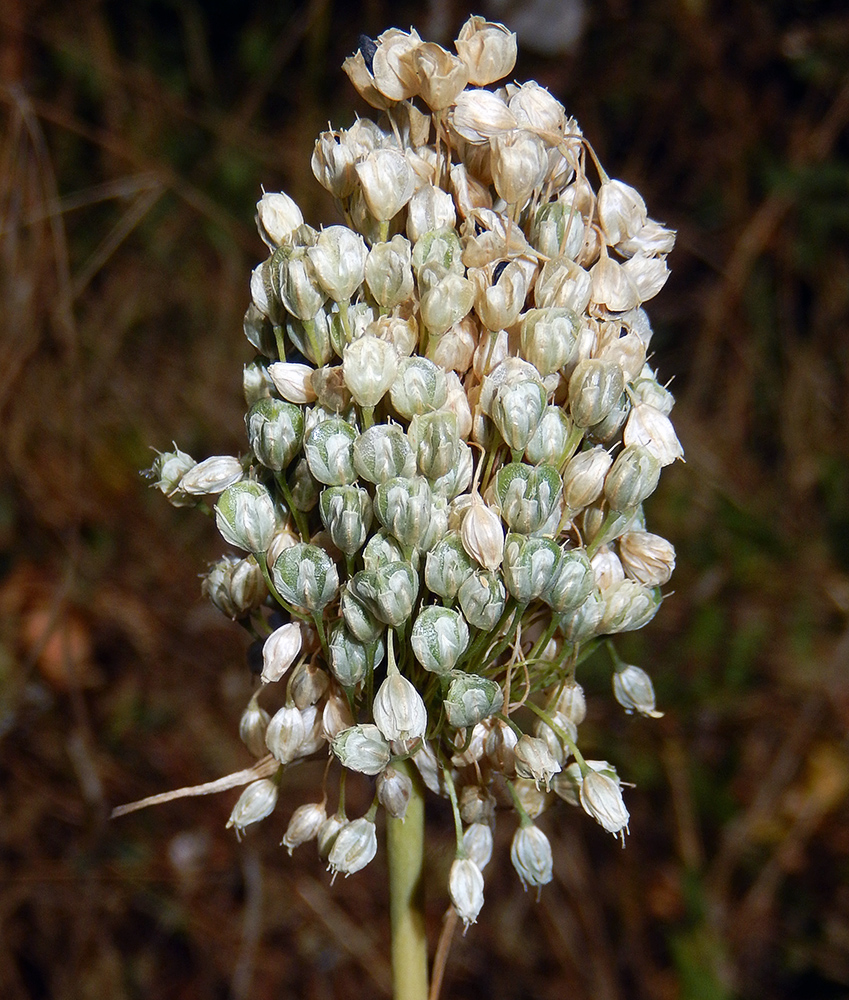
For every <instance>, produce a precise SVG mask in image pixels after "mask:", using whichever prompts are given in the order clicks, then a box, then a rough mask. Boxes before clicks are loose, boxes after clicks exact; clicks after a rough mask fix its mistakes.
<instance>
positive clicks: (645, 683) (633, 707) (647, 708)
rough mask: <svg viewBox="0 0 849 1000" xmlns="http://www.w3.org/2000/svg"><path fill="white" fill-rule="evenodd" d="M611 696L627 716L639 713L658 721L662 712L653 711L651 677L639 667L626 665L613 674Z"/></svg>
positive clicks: (653, 700)
mask: <svg viewBox="0 0 849 1000" xmlns="http://www.w3.org/2000/svg"><path fill="white" fill-rule="evenodd" d="M613 695H614V697H615V698H616V700H617V701H618V702H619V704H620V705H621V706H622V707H623V708H624V709H625V711H626V712H628V713H629V714H630V713H631V712H635V711H636V712H639V713H640V715H646V716H648V717H649V718H652V719H659V718H661V716H662V715H663V712H658V711H657V710H656V709H655V704H656V701H655V694H654V686H653V685H652V682H651V677H649V675H648V674H647V673H646V672H645V670H642V669H641V668H640V667H635V666H634V665H633V664H630V663H626V664H623V665H622V666H621V667H618V668H617V669H616V671H615V672H614V674H613Z"/></svg>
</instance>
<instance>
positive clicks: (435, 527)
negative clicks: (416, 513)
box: [413, 496, 448, 555]
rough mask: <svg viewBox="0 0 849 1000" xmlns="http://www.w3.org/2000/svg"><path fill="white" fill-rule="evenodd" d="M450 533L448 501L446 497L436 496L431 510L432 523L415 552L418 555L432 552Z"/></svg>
mask: <svg viewBox="0 0 849 1000" xmlns="http://www.w3.org/2000/svg"><path fill="white" fill-rule="evenodd" d="M447 533H448V501H447V500H446V499H445V497H441V496H434V497H433V502H432V503H431V508H430V522H429V524H428V526H427V531H426V532H425V533H424V534H423V535H422V537H421V539H420V540H419V543H418V546H417V547H416V549H414V550H413V551H414V552H415V553H416V555H418V554H419V553H423V552H430V550H431V549H432V548H433V547H434V545H436V544H437V543H438V542H441V541H442V539H443V538H444V537H445V535H446V534H447Z"/></svg>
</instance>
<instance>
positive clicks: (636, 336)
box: [153, 17, 682, 924]
mask: <svg viewBox="0 0 849 1000" xmlns="http://www.w3.org/2000/svg"><path fill="white" fill-rule="evenodd" d="M515 57H516V41H515V36H514V35H512V34H511V33H510V32H508V31H507V30H506V29H505V28H504V27H503V26H501V25H498V24H493V23H489V22H486V21H484V20H483V19H482V18H478V17H472V18H471V19H470V20H469V21H468V22H467V23H466V24H465V25H464V27H463V29H462V30H461V32H460V35H459V37H458V38H457V40H456V54H453V53H451V52H448V51H446V50H445V49H443V48H441V47H440V46H438V45H435V44H433V43H428V42H423V41H422V40H421V38H420V37H419V36H418V35H417V34H416V32H415V31H410V32H409V33H408V32H403V31H396V30H391V31H387V32H386V33H385V34H383V35H381V36H380V38H378V39H377V41H376V42H373V41H371V40H368V39H364V40H362V42H361V45H360V50H359V51H358V52H357V54H356V55H355V56H353V57H352V58H350V59H348V60H347V62H346V64H345V70H346V72H347V73H348V75H349V77H350V78H351V80H352V82H353V84H354V86H355V87H356V88H357V90H358V91H359V93H360V94H361V95H362V97H363V98H365V100H366V101H367V102H368V103H369V104H370V105H372V106H373V107H374V108H376V109H377V111H378V115H377V119H376V120H374V121H373V120H370V119H367V118H362V119H358V120H357V121H356V122H355V124H354V125H353V126H352V127H351V128H349V129H347V130H339V131H328V132H325V133H323V134H322V135H320V136H319V138H318V140H317V142H316V146H315V152H314V154H313V157H312V168H313V172H314V174H315V176H316V178H317V179H318V181H319V183H321V184H322V185H323V186H324V187H325V188H326V189H327V190H328V191H329V192H330V193H331V194H332V195H333V196H334V197H335V198H336V200H337V203H338V206H339V208H340V211H341V213H342V216H343V218H344V224H343V225H334V226H329V227H327V228H325V229H322V230H321V231H316V230H315V229H313V228H312V227H310V226H309V225H307V224H305V222H304V219H303V216H302V214H301V212H300V210H299V208H298V206H297V205H296V204H295V202H294V201H293V200H292V199H291V198H289V197H288V196H287V195H285V194H265V195H263V197H262V199H261V200H260V202H259V204H258V206H257V209H258V212H257V222H258V227H259V232H260V235H261V236H262V238H263V240H264V241H265V243H266V244H267V246H268V248H269V256H268V258H267V260H265V261H264V262H263V263H262V264H260V265H259V266H258V267H257V268H256V269H255V270H254V272H253V274H252V277H251V283H250V289H251V304H250V307H249V308H248V311H247V314H246V317H245V323H244V330H245V334H246V336H247V339H248V340H249V342H250V343H251V345H252V346H253V348H254V349H255V351H256V352H257V354H256V357H255V358H254V360H253V361H252V362H251V363H250V364H248V365H247V366H246V368H245V374H244V392H245V398H246V402H247V406H248V411H247V415H246V418H245V424H246V428H247V440H248V445H249V448H248V451H247V453H246V455H245V456H244V457H242V458H239V459H236V458H230V457H215V458H212V459H208V460H207V461H205V462H201V463H200V464H195V462H194V461H193V460H192V459H191V458H190V457H189V456H188V455H185V454H184V453H182V452H179V451H175V452H172V453H169V454H163V455H160V456H159V457H158V459H157V461H156V463H155V465H154V470H153V472H154V475H155V476H156V478H157V480H158V482H157V485H158V486H159V487H160V488H161V489H162V491H163V492H164V493H165V494H166V495H167V496H168V498H169V499H170V500H171V501H172V503H175V504H180V505H187V504H200V505H204V504H205V505H206V506H207V509H208V510H211V509H212V508H213V505H214V513H215V518H216V522H217V524H218V527H219V530H220V532H221V534H222V536H223V537H224V539H225V540H226V541H227V542H228V543H229V544H230V545H232V546H234V547H235V548H237V549H239V550H241V551H242V552H244V553H246V554H245V555H244V556H242V557H237V556H234V555H228V556H225V557H224V558H223V559H222V561H221V562H219V563H218V564H216V565H215V566H214V567H213V568H212V569H211V570H210V572H209V574H208V576H207V577H206V580H205V583H204V590H205V592H206V594H207V595H208V597H209V598H210V599H211V600H212V601H213V603H214V604H215V605H216V606H217V607H218V608H220V609H221V610H222V611H223V612H224V613H225V614H226V615H228V616H230V617H231V618H233V619H235V620H239V621H241V622H242V623H243V624H245V625H246V626H247V627H248V628H250V629H251V630H252V631H253V632H254V633H255V634H256V635H257V636H259V637H260V638H259V639H258V640H257V641H258V643H259V644H260V645H259V647H258V648H261V651H262V655H261V663H260V662H259V660H260V658H259V657H257V664H256V669H257V673H259V674H260V679H261V686H260V687H259V688H258V690H257V692H256V693H255V695H254V697H253V698H252V699H251V702H250V704H249V705H248V707H247V709H246V710H245V713H244V715H243V717H242V720H241V726H240V733H241V736H242V739H243V741H244V743H245V744H246V746H247V747H248V749H249V750H250V751H251V752H252V753H253V754H255V755H256V756H257V757H266V758H268V759H269V760H271V759H272V758H273V759H274V760H275V761H276V762H278V764H279V768H278V771H277V773H276V774H274V775H273V776H271V777H264V778H261V779H260V780H258V781H256V782H254V783H253V784H252V785H249V786H248V787H247V788H246V790H245V791H244V793H243V794H242V796H241V798H240V799H239V801H238V803H237V805H236V807H235V809H234V810H233V814H232V816H231V820H230V823H231V825H233V826H235V827H236V829H237V831H240V830H241V829H243V828H244V827H245V826H247V825H249V824H251V823H254V822H256V821H258V820H260V819H263V818H264V817H265V816H267V815H269V813H271V812H272V810H273V809H274V808H275V806H276V804H277V800H278V787H279V781H280V774H281V773H282V771H283V769H285V768H286V767H287V766H289V765H291V764H293V763H295V762H297V761H301V760H304V759H306V758H308V757H314V756H316V755H320V754H324V755H325V756H326V755H327V754H328V753H330V754H331V759H332V760H334V761H335V762H337V764H338V765H340V766H341V774H342V776H344V775H345V774H347V773H349V772H357V773H359V774H361V775H367V776H370V779H373V781H374V788H375V797H374V803H373V805H372V807H371V809H370V810H369V811H368V813H367V814H366V815H365V816H362V817H359V818H355V819H353V820H352V819H349V818H348V817H347V815H346V813H345V808H344V794H342V795H340V798H341V802H340V805H339V808H338V809H337V810H336V811H335V812H332V813H331V814H329V815H328V812H327V808H326V803H327V794H326V789H325V790H324V791H323V794H322V796H321V801H320V802H316V803H312V804H308V805H306V806H302V807H301V808H299V809H297V810H296V811H295V812H294V814H293V815H292V817H291V821H290V822H289V826H288V829H287V830H286V834H285V836H284V838H283V843H284V844H285V845H286V846H287V847H288V848H289V850H290V852H291V850H292V849H293V848H294V847H296V846H298V845H299V844H302V843H304V842H305V841H307V840H311V839H315V840H317V843H318V849H319V851H320V853H321V855H322V857H323V858H325V859H326V861H327V863H328V866H329V868H330V869H331V870H332V871H333V872H334V873H336V872H342V873H343V874H345V875H347V874H350V873H351V872H354V871H357V870H359V869H360V868H362V867H363V866H364V865H366V864H367V863H368V862H369V861H370V860H371V859H372V858H373V857H374V854H375V851H376V843H377V842H376V829H375V817H376V813H377V810H378V808H380V807H382V808H383V809H385V810H386V812H387V813H388V814H389V815H390V816H392V817H396V818H400V817H403V816H404V812H405V809H406V807H407V803H408V801H409V800H410V796H411V793H412V789H413V782H414V781H415V782H423V783H424V784H425V785H426V786H427V787H428V788H429V789H431V790H432V791H433V792H434V793H435V794H437V795H442V796H446V797H448V798H450V799H451V802H452V804H453V807H454V813H455V817H456V819H457V829H458V836H457V857H456V861H455V863H454V865H453V866H452V868H451V873H450V879H449V887H448V888H449V893H450V896H451V899H452V902H453V904H454V906H455V907H456V909H457V912H458V913H459V915H460V917H461V918H462V919H463V920H464V921H465V922H466V924H468V923H471V922H474V920H475V919H476V917H477V914H478V912H479V910H480V907H481V905H482V903H483V885H484V883H483V876H482V874H481V873H482V870H483V868H484V867H485V865H486V864H487V862H488V861H489V858H490V853H491V849H492V830H493V826H494V823H495V817H496V813H497V812H498V810H499V809H503V810H512V811H513V812H514V813H515V814H516V815H517V816H518V827H517V830H516V832H515V836H514V838H513V842H512V851H511V857H512V862H513V865H514V867H515V869H516V871H517V873H518V874H519V876H520V878H521V879H522V882H523V883H524V884H525V886H526V887H527V886H533V887H539V886H541V885H543V884H544V883H546V882H548V881H549V880H550V879H551V877H552V854H551V848H550V845H549V842H548V840H547V838H546V836H545V834H544V832H543V831H542V829H541V828H540V826H538V825H537V822H536V821H537V819H538V817H539V816H540V815H541V814H542V813H543V812H544V810H546V809H547V808H548V807H549V806H550V805H551V804H552V803H553V802H555V801H557V800H558V799H559V800H564V801H566V802H568V803H571V804H573V805H576V806H578V807H580V808H582V809H583V810H584V811H585V812H586V813H588V814H589V815H590V816H591V817H593V818H594V819H595V820H596V821H597V822H598V823H600V824H601V825H602V826H603V827H604V829H606V830H608V831H610V832H611V833H613V834H615V835H619V836H623V835H624V831H625V830H626V829H627V825H628V812H627V810H626V808H625V805H624V803H623V799H622V793H621V787H620V780H619V777H618V776H617V774H616V771H615V769H614V768H613V766H611V765H610V764H609V763H608V762H606V761H594V760H586V759H585V758H584V757H583V755H582V754H581V752H580V749H579V742H580V739H579V727H580V725H581V723H582V721H583V719H584V717H585V713H586V703H585V698H584V692H583V690H582V688H581V686H580V684H579V683H578V681H577V678H576V671H577V668H578V666H579V665H580V663H581V661H582V660H584V659H585V658H586V657H587V656H588V655H589V654H590V653H591V652H592V651H593V650H594V649H595V647H596V646H597V645H598V644H599V643H600V642H602V641H606V642H607V643H608V645H609V637H610V636H611V635H614V634H615V633H619V632H625V631H629V630H633V629H638V628H641V627H642V626H643V625H645V624H646V623H647V622H649V621H650V620H651V619H652V617H653V616H654V614H655V613H656V611H657V610H658V607H659V605H660V602H661V591H660V588H661V587H663V585H664V584H666V582H667V581H668V580H669V577H670V575H671V573H672V570H673V567H674V562H675V553H674V550H673V548H672V546H671V545H670V543H669V542H667V541H666V540H665V539H663V538H661V537H659V536H658V535H655V534H652V533H651V532H649V531H647V530H646V524H645V519H644V515H643V502H644V501H645V500H646V499H647V498H648V497H649V496H650V494H651V493H652V492H653V491H654V489H655V487H656V486H657V483H658V477H659V475H660V472H661V469H662V468H663V467H664V466H667V465H669V464H671V463H672V462H674V461H675V460H676V459H679V458H681V457H682V450H681V446H680V444H679V442H678V439H677V437H676V435H675V431H674V430H673V427H672V424H671V422H670V419H669V412H670V410H671V409H672V405H673V398H672V395H671V394H670V392H669V391H668V390H667V389H666V388H665V387H664V386H663V385H661V384H660V382H659V381H658V379H657V377H656V375H655V372H654V371H653V369H652V368H651V367H650V366H649V364H648V363H647V352H648V350H649V345H650V341H651V336H652V328H651V325H650V323H649V319H648V317H647V315H646V313H645V311H644V309H643V303H644V302H645V301H646V300H648V299H650V298H651V297H652V296H654V295H655V294H656V293H657V292H658V291H659V290H660V288H661V287H662V286H663V284H664V282H665V281H666V278H667V274H668V270H667V265H666V256H667V254H668V253H669V251H670V250H671V249H672V246H673V243H674V237H675V234H674V232H672V231H671V230H669V229H667V228H665V227H664V226H663V225H661V224H660V223H658V222H655V221H654V220H652V219H650V218H649V217H648V214H647V211H646V206H645V203H644V201H643V199H642V198H641V196H640V195H639V193H638V192H637V191H636V190H634V188H633V187H630V186H629V185H627V184H625V183H623V182H622V181H619V180H612V179H611V178H609V177H608V176H607V174H606V173H605V172H604V170H603V169H602V167H601V165H600V164H599V163H598V160H597V158H596V156H595V154H594V153H593V150H592V148H591V147H590V145H589V144H588V143H587V141H586V140H585V139H584V137H583V135H582V133H581V130H580V128H579V127H578V125H577V123H576V122H575V121H574V119H572V118H570V117H568V116H567V114H566V112H565V111H564V108H563V106H562V105H561V104H560V103H559V102H558V101H557V100H556V99H555V98H554V97H553V96H552V95H551V94H550V93H549V92H548V91H547V90H545V89H543V88H542V87H540V86H539V85H537V84H536V83H533V82H531V83H525V84H521V85H519V84H515V83H508V84H506V85H505V86H502V87H498V88H495V89H487V88H489V87H490V85H491V84H494V83H496V82H497V81H498V80H501V79H502V78H504V77H505V76H507V75H508V74H509V73H510V72H511V71H512V69H513V65H514V62H515ZM593 179H595V183H594V182H593ZM610 648H611V651H612V654H613V662H614V669H613V671H612V684H613V692H614V695H615V697H616V699H617V700H618V701H619V703H620V704H621V705H622V706H623V707H624V708H625V710H626V711H628V712H632V711H637V712H639V713H641V714H643V715H647V716H657V715H658V714H659V713H658V712H656V710H655V696H654V691H653V688H652V683H651V680H650V679H649V677H648V675H647V674H646V673H645V671H643V670H641V669H640V668H639V667H636V666H633V665H628V664H625V663H623V662H622V661H621V660H619V658H618V656H616V653H615V650H613V649H612V646H611V647H610ZM260 702H262V703H263V705H264V706H265V707H263V705H261V704H260ZM268 755H271V757H268ZM340 785H341V788H342V789H343V790H344V781H340Z"/></svg>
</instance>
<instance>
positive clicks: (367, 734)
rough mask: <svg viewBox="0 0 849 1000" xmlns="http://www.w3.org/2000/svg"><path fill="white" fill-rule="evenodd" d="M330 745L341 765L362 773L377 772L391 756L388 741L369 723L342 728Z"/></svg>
mask: <svg viewBox="0 0 849 1000" xmlns="http://www.w3.org/2000/svg"><path fill="white" fill-rule="evenodd" d="M330 745H331V747H332V749H333V753H334V754H335V755H336V756H337V757H338V758H339V760H340V762H341V763H342V766H343V767H348V768H350V769H351V770H352V771H359V772H360V773H362V774H379V773H380V772H381V771H382V770H383V769H384V767H386V765H387V764H388V763H389V758H390V757H391V752H390V749H389V743H388V742H387V741H386V740H385V739H384V737H383V734H382V733H381V732H380V730H379V729H378V728H377V726H374V725H372V724H371V723H366V724H364V725H361V726H351V727H350V729H344V730H343V731H342V732H341V733H339V735H338V736H336V737H335V738H334V739H333V740H332V741H331V744H330Z"/></svg>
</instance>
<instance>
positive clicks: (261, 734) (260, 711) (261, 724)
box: [239, 695, 271, 757]
mask: <svg viewBox="0 0 849 1000" xmlns="http://www.w3.org/2000/svg"><path fill="white" fill-rule="evenodd" d="M270 718H271V716H270V715H269V714H268V712H266V710H265V709H264V708H261V707H260V705H258V704H257V700H256V695H254V696H253V698H251V700H250V701H249V702H248V707H247V708H246V709H245V710H244V712H242V718H241V719H240V720H239V738H240V739H241V741H242V743H244V744H245V746H246V747H247V748H248V750H250V752H251V753H252V754H253V755H254V757H264V756H265V755H266V753H267V752H268V750H267V749H266V746H265V731H266V729H267V728H268V722H269V720H270Z"/></svg>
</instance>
